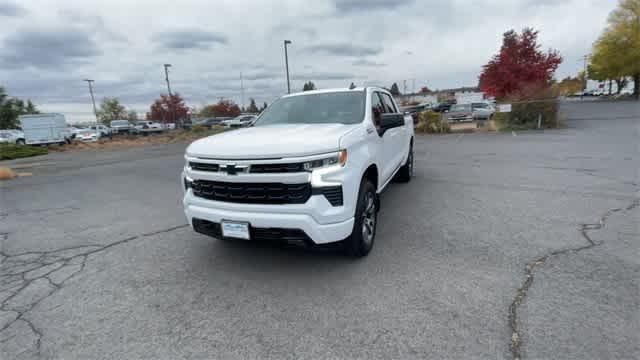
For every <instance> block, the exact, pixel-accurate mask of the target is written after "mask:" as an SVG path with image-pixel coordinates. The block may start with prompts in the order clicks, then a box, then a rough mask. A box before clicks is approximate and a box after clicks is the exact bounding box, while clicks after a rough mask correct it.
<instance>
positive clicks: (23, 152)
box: [0, 144, 49, 160]
mask: <svg viewBox="0 0 640 360" xmlns="http://www.w3.org/2000/svg"><path fill="white" fill-rule="evenodd" d="M48 152H49V151H48V150H47V148H46V147H35V146H30V145H16V144H0V160H11V159H19V158H23V157H29V156H38V155H45V154H47V153H48Z"/></svg>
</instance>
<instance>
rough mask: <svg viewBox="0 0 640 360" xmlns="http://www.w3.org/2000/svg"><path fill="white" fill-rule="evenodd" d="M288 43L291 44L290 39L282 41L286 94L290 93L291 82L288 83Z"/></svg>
mask: <svg viewBox="0 0 640 360" xmlns="http://www.w3.org/2000/svg"><path fill="white" fill-rule="evenodd" d="M288 44H291V40H285V41H284V67H285V68H286V70H287V94H291V84H289V55H288V54H287V45H288Z"/></svg>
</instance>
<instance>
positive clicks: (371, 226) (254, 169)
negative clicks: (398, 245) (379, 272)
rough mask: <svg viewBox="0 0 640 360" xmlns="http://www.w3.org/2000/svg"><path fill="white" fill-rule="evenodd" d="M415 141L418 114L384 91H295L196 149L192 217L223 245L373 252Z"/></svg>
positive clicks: (186, 174)
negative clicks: (384, 199)
mask: <svg viewBox="0 0 640 360" xmlns="http://www.w3.org/2000/svg"><path fill="white" fill-rule="evenodd" d="M413 137H414V133H413V120H412V118H411V116H410V115H405V114H404V113H401V112H400V110H399V108H398V106H397V104H396V103H395V101H394V100H393V98H392V96H391V94H390V93H389V92H388V91H386V90H384V89H381V88H375V87H365V88H355V89H335V90H318V91H307V92H303V93H298V94H291V95H286V96H284V97H282V98H280V99H278V100H276V101H275V102H273V103H272V104H271V105H270V106H269V107H268V108H267V109H266V110H265V111H264V112H263V113H262V114H261V115H260V116H259V118H258V119H257V120H256V122H255V123H254V125H253V126H252V127H248V128H242V129H239V130H237V131H230V132H225V133H221V134H218V135H214V136H210V137H207V138H204V139H200V140H197V141H195V142H193V143H192V144H191V145H189V147H188V148H187V150H186V154H185V159H186V164H185V166H184V171H183V173H182V185H183V189H184V198H183V205H184V212H185V215H186V217H187V219H188V221H189V223H190V224H191V226H192V227H193V229H194V230H195V231H196V232H199V233H203V234H206V235H210V236H213V237H216V238H220V239H231V238H234V239H244V240H251V241H268V240H276V241H285V242H297V243H304V244H307V245H314V244H325V243H331V242H337V241H343V246H344V250H345V252H346V253H347V254H349V255H351V256H356V257H359V256H365V255H367V254H368V253H369V251H370V250H371V248H372V247H373V243H374V240H375V235H376V225H377V213H378V209H379V205H380V202H379V199H378V194H379V193H380V192H381V191H382V190H383V189H384V188H385V187H386V186H387V185H388V184H389V183H390V182H391V180H392V179H394V178H396V179H398V180H399V181H402V182H407V181H409V180H410V179H411V176H412V174H413Z"/></svg>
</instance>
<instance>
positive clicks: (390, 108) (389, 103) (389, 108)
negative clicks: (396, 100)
mask: <svg viewBox="0 0 640 360" xmlns="http://www.w3.org/2000/svg"><path fill="white" fill-rule="evenodd" d="M380 95H381V96H382V101H383V102H384V105H385V109H386V111H385V112H387V113H397V112H398V111H397V110H396V107H395V105H394V104H393V100H391V96H389V94H385V93H382V94H380Z"/></svg>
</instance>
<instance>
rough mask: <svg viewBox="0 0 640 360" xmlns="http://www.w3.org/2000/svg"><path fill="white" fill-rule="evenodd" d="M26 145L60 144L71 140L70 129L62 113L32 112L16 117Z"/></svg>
mask: <svg viewBox="0 0 640 360" xmlns="http://www.w3.org/2000/svg"><path fill="white" fill-rule="evenodd" d="M18 119H19V120H20V125H21V126H22V132H24V139H25V143H26V144H27V145H44V144H56V143H57V144H62V143H64V142H69V141H71V131H69V129H68V128H67V122H66V121H65V119H64V115H62V114H55V113H51V114H34V115H20V116H19V117H18Z"/></svg>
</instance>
